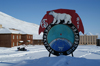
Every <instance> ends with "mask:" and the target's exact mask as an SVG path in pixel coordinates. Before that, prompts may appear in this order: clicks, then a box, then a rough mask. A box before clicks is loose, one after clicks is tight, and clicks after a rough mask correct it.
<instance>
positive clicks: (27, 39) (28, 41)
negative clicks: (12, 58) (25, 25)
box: [21, 34, 33, 45]
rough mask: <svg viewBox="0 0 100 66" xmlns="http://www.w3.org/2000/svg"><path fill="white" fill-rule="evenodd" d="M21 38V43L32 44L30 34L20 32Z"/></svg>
mask: <svg viewBox="0 0 100 66" xmlns="http://www.w3.org/2000/svg"><path fill="white" fill-rule="evenodd" d="M21 39H22V40H23V44H26V45H28V44H33V35H31V34H22V35H21Z"/></svg>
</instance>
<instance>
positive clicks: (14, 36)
mask: <svg viewBox="0 0 100 66" xmlns="http://www.w3.org/2000/svg"><path fill="white" fill-rule="evenodd" d="M22 44H33V35H31V34H26V33H24V32H23V31H21V30H18V29H14V28H3V27H2V26H1V28H0V47H14V46H19V45H22Z"/></svg>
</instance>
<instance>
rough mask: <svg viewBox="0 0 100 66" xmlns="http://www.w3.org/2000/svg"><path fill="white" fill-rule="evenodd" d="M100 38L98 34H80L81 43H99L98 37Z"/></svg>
mask: <svg viewBox="0 0 100 66" xmlns="http://www.w3.org/2000/svg"><path fill="white" fill-rule="evenodd" d="M97 38H98V35H80V42H79V44H80V45H84V44H85V45H87V44H89V45H93V44H95V45H96V43H97V41H96V39H97Z"/></svg>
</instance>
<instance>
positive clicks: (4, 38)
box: [0, 34, 11, 47]
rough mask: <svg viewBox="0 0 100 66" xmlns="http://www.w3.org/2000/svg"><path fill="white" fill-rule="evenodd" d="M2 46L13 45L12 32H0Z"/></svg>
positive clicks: (0, 44)
mask: <svg viewBox="0 0 100 66" xmlns="http://www.w3.org/2000/svg"><path fill="white" fill-rule="evenodd" d="M0 47H11V34H0Z"/></svg>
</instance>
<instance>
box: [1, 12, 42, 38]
mask: <svg viewBox="0 0 100 66" xmlns="http://www.w3.org/2000/svg"><path fill="white" fill-rule="evenodd" d="M0 24H2V26H3V27H5V28H15V29H19V30H21V31H24V32H25V33H27V34H33V39H41V38H42V35H38V29H39V25H37V24H34V23H29V22H25V21H22V20H19V19H16V18H14V17H12V16H10V15H7V14H5V13H3V12H0Z"/></svg>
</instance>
